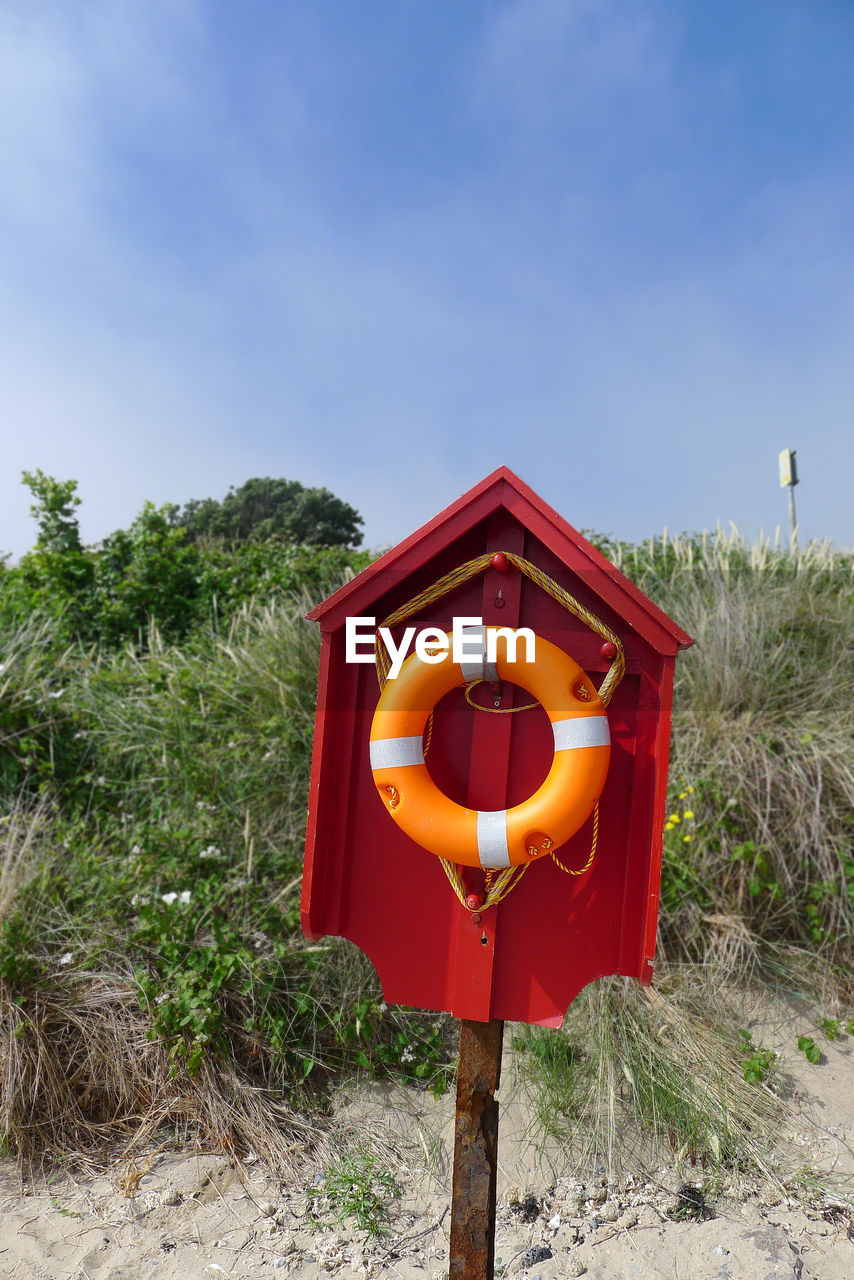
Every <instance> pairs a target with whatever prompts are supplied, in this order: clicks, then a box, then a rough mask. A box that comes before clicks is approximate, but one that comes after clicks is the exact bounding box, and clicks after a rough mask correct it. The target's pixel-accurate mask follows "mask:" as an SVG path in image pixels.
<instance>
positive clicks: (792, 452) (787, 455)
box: [779, 449, 798, 551]
mask: <svg viewBox="0 0 854 1280" xmlns="http://www.w3.org/2000/svg"><path fill="white" fill-rule="evenodd" d="M779 460H780V488H781V489H786V488H788V490H789V546H790V547H791V549H792V551H797V549H798V522H797V520H796V519H795V485H796V484H797V483H798V451H797V449H782V450H781V451H780V459H779Z"/></svg>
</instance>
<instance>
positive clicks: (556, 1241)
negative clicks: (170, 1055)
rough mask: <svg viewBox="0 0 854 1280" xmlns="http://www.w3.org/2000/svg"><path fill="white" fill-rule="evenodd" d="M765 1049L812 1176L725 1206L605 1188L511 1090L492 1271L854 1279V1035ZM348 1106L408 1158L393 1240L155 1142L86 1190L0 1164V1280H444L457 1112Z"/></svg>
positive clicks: (657, 1173) (697, 1279)
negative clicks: (544, 1140)
mask: <svg viewBox="0 0 854 1280" xmlns="http://www.w3.org/2000/svg"><path fill="white" fill-rule="evenodd" d="M763 1043H770V1044H772V1046H773V1047H776V1048H778V1049H779V1051H780V1053H781V1062H780V1066H781V1071H782V1072H783V1074H784V1077H785V1079H786V1081H787V1087H788V1089H789V1092H790V1104H791V1127H790V1130H789V1132H788V1133H786V1134H785V1135H783V1144H784V1146H785V1149H786V1159H788V1161H789V1165H790V1168H791V1169H792V1171H793V1172H794V1171H795V1170H797V1169H798V1168H800V1169H804V1168H809V1169H811V1170H813V1171H814V1173H815V1175H816V1178H817V1181H815V1182H810V1180H809V1179H808V1180H807V1181H806V1184H805V1183H804V1180H802V1179H801V1180H793V1181H791V1182H789V1183H786V1184H784V1185H779V1186H774V1185H771V1184H770V1183H767V1182H766V1183H762V1182H759V1181H757V1180H751V1179H749V1178H744V1179H740V1180H737V1181H730V1182H728V1183H725V1184H724V1185H723V1186H722V1187H719V1188H718V1189H717V1191H716V1192H715V1193H714V1194H712V1193H711V1191H710V1190H709V1188H708V1187H706V1189H705V1191H704V1195H703V1201H705V1205H704V1204H703V1201H701V1200H697V1202H696V1204H695V1203H694V1202H693V1201H686V1199H685V1195H686V1193H685V1192H684V1187H685V1185H686V1184H694V1185H697V1186H699V1185H701V1184H703V1183H704V1175H703V1173H702V1171H701V1170H699V1169H694V1168H691V1167H690V1166H684V1167H679V1166H674V1165H673V1164H669V1165H659V1166H657V1167H653V1168H651V1169H647V1170H645V1171H644V1172H643V1173H641V1172H639V1171H638V1172H635V1173H629V1174H626V1173H624V1174H623V1175H622V1176H620V1177H614V1178H612V1179H610V1180H609V1179H608V1177H607V1176H606V1174H605V1171H604V1170H603V1169H601V1168H600V1169H598V1170H597V1169H592V1170H587V1171H586V1173H585V1174H584V1175H581V1176H580V1175H579V1173H578V1171H577V1170H575V1171H572V1170H570V1169H569V1168H568V1167H567V1162H566V1154H565V1153H564V1152H562V1151H561V1150H560V1149H559V1148H556V1147H555V1146H554V1145H552V1146H545V1147H544V1146H542V1145H541V1144H540V1143H539V1142H538V1141H537V1139H536V1136H535V1132H536V1131H535V1129H534V1128H533V1127H532V1125H531V1123H530V1118H529V1117H528V1115H527V1114H526V1111H525V1107H524V1104H523V1102H522V1100H521V1099H520V1097H519V1094H518V1090H515V1091H514V1090H513V1087H512V1082H511V1084H510V1085H509V1086H508V1088H507V1095H506V1096H504V1090H505V1086H504V1085H503V1086H502V1098H501V1103H502V1113H501V1135H500V1175H499V1210H498V1221H497V1226H496V1247H495V1254H496V1273H497V1274H503V1275H505V1276H520V1277H528V1278H529V1280H536V1277H539V1278H540V1280H552V1278H553V1277H562V1276H578V1275H588V1276H590V1277H591V1278H601V1280H605V1278H606V1277H609V1278H610V1277H624V1276H625V1277H634V1278H635V1280H653V1277H656V1278H658V1277H667V1278H668V1280H767V1278H770V1277H775V1278H777V1277H794V1278H799V1280H846V1278H847V1277H854V1214H852V1211H851V1207H850V1204H849V1201H848V1196H849V1195H851V1194H852V1193H854V1157H852V1151H851V1147H852V1146H854V1141H852V1142H851V1144H850V1145H849V1135H850V1138H851V1139H854V1048H852V1046H853V1045H854V1037H843V1038H840V1040H839V1041H836V1042H834V1043H832V1044H831V1043H828V1042H826V1041H824V1040H823V1039H822V1041H821V1048H822V1051H823V1060H822V1062H821V1063H820V1064H818V1065H817V1066H812V1065H810V1064H809V1063H807V1062H806V1060H805V1059H804V1057H803V1055H800V1054H798V1053H797V1051H796V1049H795V1038H794V1036H793V1035H792V1034H791V1030H790V1029H788V1030H785V1032H784V1031H783V1030H782V1029H779V1034H778V1041H777V1043H776V1044H774V1042H773V1032H772V1031H771V1030H769V1029H767V1028H766V1031H765V1032H764V1033H763ZM506 1077H507V1072H506V1071H505V1079H506ZM343 1110H344V1118H345V1120H346V1121H349V1122H352V1123H353V1124H356V1125H361V1126H362V1127H363V1131H364V1132H366V1133H370V1134H371V1135H372V1136H373V1137H374V1138H375V1139H376V1138H377V1137H379V1138H381V1139H382V1140H383V1141H382V1142H381V1145H383V1144H385V1145H387V1147H388V1149H389V1150H390V1151H392V1152H396V1153H397V1158H396V1160H395V1162H394V1173H395V1177H396V1178H397V1182H398V1185H399V1187H400V1190H401V1195H400V1197H399V1198H398V1199H396V1200H393V1201H390V1202H389V1218H388V1223H387V1227H388V1230H387V1233H386V1234H384V1235H382V1236H372V1235H371V1234H370V1233H369V1232H367V1231H364V1230H359V1229H358V1228H357V1226H356V1224H355V1223H354V1222H353V1221H352V1220H346V1221H344V1222H339V1221H337V1220H335V1218H334V1216H333V1214H332V1212H331V1209H330V1206H329V1203H328V1201H327V1200H325V1199H324V1189H325V1182H324V1171H323V1169H322V1168H315V1169H312V1168H308V1169H306V1171H305V1176H304V1178H302V1179H300V1180H299V1181H298V1183H297V1184H295V1185H287V1186H283V1185H282V1184H281V1182H279V1181H278V1180H277V1179H275V1178H274V1177H272V1176H271V1175H270V1173H269V1171H268V1170H266V1169H264V1168H262V1167H261V1165H260V1163H259V1162H257V1161H251V1162H250V1163H247V1164H243V1165H236V1164H234V1163H233V1162H231V1161H229V1160H228V1159H227V1158H225V1157H223V1156H221V1155H219V1156H218V1155H210V1154H204V1153H187V1152H186V1151H177V1150H174V1149H167V1148H161V1149H159V1150H157V1149H152V1150H151V1151H149V1152H147V1153H140V1154H138V1155H137V1156H136V1157H135V1158H134V1159H133V1160H128V1159H124V1160H122V1161H120V1162H119V1163H117V1164H116V1165H115V1166H114V1167H113V1168H111V1169H109V1170H108V1171H107V1172H105V1173H104V1174H102V1175H101V1176H98V1177H94V1178H91V1179H74V1178H71V1177H63V1178H57V1179H55V1180H53V1181H51V1182H50V1183H48V1184H45V1183H44V1182H42V1183H41V1184H28V1183H26V1182H23V1183H22V1181H21V1178H20V1175H19V1173H18V1171H17V1170H16V1168H15V1166H14V1165H13V1164H12V1163H11V1162H8V1161H7V1162H5V1163H3V1164H0V1276H3V1277H6V1276H10V1277H15V1280H25V1278H29V1277H33V1278H34V1280H72V1278H73V1280H108V1278H109V1280H131V1278H133V1280H139V1277H147V1276H153V1277H158V1278H161V1280H184V1278H185V1277H186V1278H188V1280H194V1278H195V1277H204V1276H223V1277H225V1276H233V1277H263V1276H267V1275H269V1276H273V1275H277V1276H278V1275H281V1276H283V1277H296V1278H297V1280H309V1278H310V1277H311V1278H313V1277H319V1276H329V1275H337V1276H340V1277H348V1276H352V1277H369V1276H397V1277H400V1278H401V1280H416V1278H417V1280H440V1278H441V1277H447V1274H448V1228H449V1219H450V1210H449V1188H450V1161H451V1149H450V1137H451V1120H452V1110H453V1100H452V1099H450V1098H446V1099H442V1100H439V1101H438V1102H437V1101H434V1100H433V1099H431V1098H429V1097H423V1096H420V1095H414V1094H411V1093H408V1092H406V1091H404V1090H402V1089H381V1088H378V1087H373V1088H371V1089H368V1090H366V1091H364V1092H363V1093H362V1094H361V1095H360V1096H358V1097H356V1098H352V1099H350V1100H348V1101H347V1102H346V1103H345V1106H344V1109H343ZM680 1188H683V1192H682V1198H681V1199H680V1195H679V1193H680ZM312 1189H313V1192H314V1194H312ZM309 1204H310V1205H311V1206H312V1209H313V1215H312V1214H310V1213H309ZM680 1209H681V1211H682V1213H685V1212H687V1211H688V1210H691V1216H685V1217H682V1216H680V1213H679V1210H680ZM674 1210H676V1211H677V1212H676V1215H675V1217H674V1216H672V1215H673V1214H674ZM695 1210H696V1212H694V1211H695ZM707 1215H708V1216H707Z"/></svg>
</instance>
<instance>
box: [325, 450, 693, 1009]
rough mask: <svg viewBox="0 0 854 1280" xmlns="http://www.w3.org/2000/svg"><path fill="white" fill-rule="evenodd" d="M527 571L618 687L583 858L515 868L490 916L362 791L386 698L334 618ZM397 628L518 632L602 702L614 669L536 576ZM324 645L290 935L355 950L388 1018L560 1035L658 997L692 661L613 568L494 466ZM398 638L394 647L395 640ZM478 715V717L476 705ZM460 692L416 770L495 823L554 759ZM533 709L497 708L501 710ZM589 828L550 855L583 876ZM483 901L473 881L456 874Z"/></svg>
mask: <svg viewBox="0 0 854 1280" xmlns="http://www.w3.org/2000/svg"><path fill="white" fill-rule="evenodd" d="M487 553H488V554H489V556H490V557H491V556H492V555H496V554H497V553H504V555H505V556H510V557H518V558H522V559H523V560H524V561H526V562H528V564H529V565H530V566H534V567H535V568H536V569H537V570H538V571H539V572H540V574H543V575H547V577H548V579H550V580H551V581H552V582H553V583H556V584H558V586H559V587H561V588H563V589H564V590H565V591H568V592H569V593H570V594H571V595H572V596H573V597H574V599H575V600H577V601H578V602H579V603H580V604H581V605H582V606H583V608H584V609H586V610H588V611H589V612H590V613H591V614H592V615H595V617H596V618H598V619H599V620H600V621H601V622H602V623H603V624H604V626H605V627H606V628H609V629H610V630H611V631H613V632H614V633H615V635H616V636H617V637H619V640H620V641H621V642H622V646H623V649H624V652H625V660H626V670H625V675H624V677H623V679H622V681H621V683H620V684H619V686H618V688H617V689H616V692H615V693H614V695H613V698H612V700H611V701H610V703H609V705H608V708H607V717H608V723H609V726H610V738H611V757H610V764H609V767H608V773H607V779H606V781H605V786H604V790H603V792H602V794H601V797H600V802H599V819H598V835H597V841H596V847H595V857H594V859H593V862H592V865H591V866H590V868H589V870H588V871H586V872H585V873H584V874H583V875H579V876H573V875H568V874H567V873H566V871H564V870H562V869H561V868H560V867H559V866H558V865H557V864H556V863H555V862H554V861H553V860H551V859H550V858H547V857H543V858H540V859H539V860H538V861H536V862H535V863H533V864H532V865H531V866H530V867H528V869H527V871H526V872H525V874H524V876H522V877H521V879H520V880H519V882H518V884H517V885H516V886H515V887H514V888H513V890H512V892H511V893H510V894H509V895H508V896H507V897H506V898H505V899H504V900H503V901H502V902H500V903H499V904H498V905H497V906H494V907H491V908H490V909H489V910H486V911H482V912H481V911H477V910H471V909H468V908H467V907H466V906H465V905H464V904H463V903H461V902H460V901H459V900H458V897H457V896H455V894H454V892H453V891H452V889H451V887H450V885H449V881H448V879H447V878H446V876H445V874H444V873H443V869H442V864H441V863H440V861H439V859H438V858H437V857H436V856H435V855H434V854H432V853H430V852H428V851H427V850H426V849H424V848H422V847H420V846H419V845H418V844H416V843H414V841H413V840H412V839H410V837H409V836H407V835H406V834H405V833H404V832H403V831H402V830H401V829H400V827H399V826H398V825H397V824H396V823H395V822H393V821H392V820H391V818H390V816H389V813H388V812H387V810H386V808H385V807H384V805H383V803H382V801H381V799H380V797H379V795H378V793H377V787H376V786H375V784H374V779H373V776H372V773H371V762H370V753H369V738H370V732H371V724H372V719H373V716H374V712H375V709H376V706H377V702H378V699H379V695H380V689H379V685H378V681H377V674H376V671H375V669H374V667H373V665H371V664H367V663H364V662H348V661H346V660H345V650H346V645H345V640H346V625H347V619H348V618H362V619H365V618H373V619H375V622H376V626H380V625H382V624H383V622H384V621H385V619H387V618H389V617H390V615H392V614H393V613H394V611H395V610H396V609H399V608H400V607H401V606H402V605H403V604H405V603H406V602H407V601H410V600H411V599H412V598H413V597H415V596H417V595H419V594H420V593H421V592H428V589H429V588H430V587H432V586H433V585H434V584H435V583H436V582H437V581H438V580H440V579H441V578H443V577H444V576H445V575H446V574H448V573H449V572H451V571H453V570H455V569H457V568H459V566H461V565H463V564H466V563H468V562H470V561H472V560H473V559H475V558H476V557H483V556H485V555H486V554H487ZM497 563H498V567H493V565H492V564H491V563H489V564H487V567H485V569H484V570H483V572H479V573H477V574H476V575H475V576H473V577H470V578H468V579H467V580H466V581H465V582H462V583H461V584H460V585H459V586H456V587H455V588H454V589H453V590H452V591H451V592H450V593H449V594H446V595H444V596H443V597H442V598H440V599H437V600H431V601H430V602H429V603H425V604H424V605H423V607H420V608H419V609H418V610H417V612H416V613H415V614H414V615H413V616H412V617H409V618H408V619H407V620H406V625H407V626H412V625H414V626H416V627H417V628H418V629H421V628H424V627H428V626H430V627H438V628H440V629H441V630H443V631H450V630H451V627H452V621H453V619H454V618H455V617H456V618H461V617H468V618H471V617H477V618H482V619H483V622H484V624H485V625H486V626H493V625H494V626H504V627H507V626H509V627H513V628H519V627H528V628H530V629H531V630H532V631H533V632H534V633H535V634H536V636H537V637H542V638H544V639H545V640H547V641H550V642H551V643H552V644H555V645H557V646H558V647H559V648H560V649H562V650H563V651H564V652H565V653H567V654H569V655H570V656H571V657H572V658H573V659H574V660H575V661H576V662H577V663H579V664H580V666H581V667H582V668H583V669H584V671H585V672H586V673H587V674H588V675H589V676H590V677H591V678H592V680H593V682H594V685H596V686H597V687H598V686H599V685H600V684H601V681H602V679H603V677H604V675H605V673H606V672H607V671H608V669H609V666H610V661H611V658H610V655H609V652H608V648H607V646H604V647H603V643H602V637H601V635H597V634H596V633H595V632H594V631H593V630H591V629H590V627H589V626H588V625H585V622H584V621H582V620H581V619H580V618H578V617H575V616H573V615H572V614H570V613H569V612H567V610H566V609H565V608H564V607H563V606H562V605H561V604H560V603H559V602H558V601H557V600H555V599H554V598H552V596H551V595H549V594H548V593H547V592H546V591H544V590H543V589H542V586H541V585H540V584H539V583H538V582H537V581H535V580H532V578H531V576H529V575H526V574H525V573H523V572H519V571H518V570H517V569H516V568H515V567H514V564H512V563H511V564H509V565H508V564H507V563H506V562H505V561H502V560H501V559H500V558H499V561H498V562H497ZM308 616H309V618H310V619H311V620H313V621H317V622H319V623H320V626H321V658H320V676H319V684H318V702H317V719H316V726H315V741H314V755H313V760H312V773H311V789H310V799H309V819H308V830H307V838H306V858H305V873H304V878H303V898H302V914H303V928H304V931H305V932H306V934H307V935H308V936H309V937H311V938H319V937H322V936H324V935H337V936H339V937H343V938H349V939H350V940H351V941H352V942H354V943H356V944H357V945H358V946H359V947H361V948H362V950H363V951H365V952H366V953H367V955H368V956H369V957H370V959H371V961H372V962H373V964H374V966H375V967H376V970H377V973H378V974H379V977H380V981H381V982H382V987H383V993H384V996H385V999H386V1000H387V1001H389V1002H390V1003H398V1004H407V1005H412V1006H416V1007H419V1008H425V1009H437V1010H440V1009H441V1010H447V1011H449V1012H451V1013H452V1014H454V1015H455V1016H457V1017H460V1018H469V1019H475V1020H481V1021H487V1020H489V1019H491V1018H497V1019H509V1020H515V1021H525V1022H535V1023H542V1024H547V1025H553V1026H555V1025H559V1024H560V1022H561V1021H562V1019H563V1017H564V1014H565V1012H566V1009H567V1008H568V1006H569V1004H570V1002H571V1001H572V1000H573V998H574V997H575V996H576V995H577V994H578V992H579V991H580V990H581V988H582V987H583V986H585V985H586V984H587V983H588V982H591V981H592V980H593V979H594V978H598V977H601V976H604V975H605V974H612V973H619V974H626V975H628V976H631V977H635V978H638V979H639V980H640V981H641V982H643V983H648V982H649V981H651V978H652V968H653V958H654V950H655V933H656V925H657V919H658V889H659V880H660V871H661V848H662V835H663V828H664V821H665V805H666V790H667V760H668V751H669V742H670V718H671V705H672V691H673V671H674V664H675V659H676V653H677V651H678V650H679V649H680V648H684V647H685V646H687V645H689V644H690V643H691V638H690V636H688V635H686V633H685V632H684V631H682V630H681V629H680V628H679V627H678V626H677V625H676V624H675V623H674V622H673V621H672V620H671V619H670V618H668V617H667V616H666V614H664V613H662V611H661V610H660V609H659V608H657V607H656V606H655V605H654V604H653V603H652V602H651V601H650V600H648V599H647V597H646V596H645V595H643V593H642V592H641V591H639V590H638V589H637V587H635V586H634V585H633V584H632V583H631V582H630V581H629V580H628V579H627V578H626V577H625V576H624V575H623V574H622V573H621V572H620V571H619V570H618V569H617V568H616V567H615V566H614V565H612V564H611V563H610V562H609V561H608V560H607V559H606V558H605V557H604V556H603V555H602V554H601V553H600V552H599V551H597V550H596V548H595V547H593V546H592V545H591V544H590V543H589V542H588V541H587V540H586V539H585V538H583V537H582V536H581V535H580V534H579V533H578V532H577V531H576V530H575V529H573V528H572V526H571V525H569V524H567V522H566V521H565V520H563V519H562V518H561V517H560V516H559V515H558V514H557V513H556V512H555V511H553V510H552V509H551V508H550V507H549V506H547V504H546V503H544V502H543V501H542V500H541V499H540V498H539V497H538V496H537V495H536V494H535V493H534V492H533V491H532V490H531V489H530V488H528V486H527V485H525V484H524V483H523V482H522V481H521V480H519V479H518V477H517V476H515V475H514V474H513V473H512V472H511V471H509V470H508V469H507V468H506V467H501V468H499V469H498V470H497V471H495V472H493V473H492V474H491V475H490V476H487V478H486V479H485V480H483V481H482V482H481V483H480V484H478V485H476V486H475V487H474V488H473V489H471V490H470V491H469V492H468V493H466V494H464V495H463V496H462V497H461V498H460V499H459V500H458V501H457V502H455V503H453V504H452V505H451V506H450V507H448V508H447V509H446V510H445V511H443V512H441V514H439V515H438V516H436V517H435V519H433V520H431V521H430V522H429V523H428V524H426V525H424V527H423V528H421V529H419V530H418V531H417V532H416V533H413V534H412V535H411V536H410V537H409V538H406V539H405V540H404V541H403V542H401V543H400V544H399V545H398V546H397V547H395V548H394V549H393V550H391V551H389V552H387V553H386V554H385V555H384V556H382V557H381V558H380V559H379V560H378V561H376V563H375V564H372V565H371V566H369V567H368V568H367V569H365V570H364V571H363V572H362V573H360V574H359V575H358V577H356V578H354V579H353V581H351V582H348V583H347V584H346V585H345V586H343V587H342V588H341V589H340V590H339V591H336V592H335V594H334V595H332V596H330V598H329V599H328V600H326V601H324V603H323V604H321V605H319V606H318V607H317V608H316V609H314V610H312V612H311V613H310V614H309V615H308ZM401 630H402V628H401V627H398V628H392V634H393V635H395V637H397V636H398V635H399V633H400V631H401ZM481 689H485V690H486V693H487V696H486V698H484V697H483V696H481V697H480V698H479V699H477V700H478V701H481V702H484V703H485V704H486V705H489V703H488V698H489V688H488V686H481ZM464 693H465V691H464V690H463V689H459V690H454V691H453V692H451V693H449V694H448V695H447V696H446V697H444V698H443V699H442V701H441V702H440V703H439V704H438V706H437V708H436V711H435V714H434V717H433V724H432V729H431V739H430V752H429V757H428V759H429V768H430V772H431V775H432V777H433V778H434V780H435V781H436V783H437V784H438V785H439V786H440V788H441V789H442V790H443V791H444V792H445V794H447V795H448V796H450V797H451V798H452V799H454V800H455V801H456V802H457V803H458V804H461V805H468V806H470V807H471V808H473V809H476V810H478V811H495V810H501V809H506V808H510V807H511V806H513V805H518V804H521V803H522V802H523V801H524V800H526V799H527V797H528V796H530V795H531V794H532V792H534V791H536V789H537V788H538V787H539V786H540V785H541V784H542V782H543V780H544V778H545V776H546V774H547V772H548V770H549V767H550V762H551V760H552V758H553V753H554V739H553V736H552V733H551V729H550V725H549V721H548V719H547V717H546V715H545V713H544V712H543V710H542V708H541V707H536V708H533V709H530V710H520V712H519V714H507V715H501V714H497V715H496V714H481V713H478V711H476V710H473V709H472V707H471V705H470V704H469V703H468V702H467V701H466V698H465V696H464ZM514 696H516V703H517V705H518V704H521V703H524V702H529V701H530V699H529V698H528V697H527V696H526V695H525V694H524V692H522V691H520V690H518V689H517V688H515V687H514V686H511V687H509V688H507V687H505V688H503V689H502V693H501V701H502V709H507V708H508V707H509V706H510V705H512V700H513V697H514ZM592 840H593V836H592V819H591V820H590V821H588V822H586V823H585V825H584V826H583V827H582V828H581V830H579V831H578V832H577V834H576V835H574V836H572V837H571V838H570V839H569V840H568V841H567V842H566V843H565V844H564V845H563V846H562V848H561V849H560V850H558V851H557V852H558V854H559V857H560V860H561V862H563V864H564V866H565V867H567V868H570V869H573V870H580V869H581V868H583V867H584V866H585V865H586V863H587V861H588V859H589V856H590V852H591V847H592ZM464 876H465V880H466V886H465V887H466V889H467V890H468V889H470V890H471V891H472V893H474V894H477V893H479V892H481V891H482V888H483V873H482V872H481V871H479V870H477V871H473V870H471V869H469V868H464Z"/></svg>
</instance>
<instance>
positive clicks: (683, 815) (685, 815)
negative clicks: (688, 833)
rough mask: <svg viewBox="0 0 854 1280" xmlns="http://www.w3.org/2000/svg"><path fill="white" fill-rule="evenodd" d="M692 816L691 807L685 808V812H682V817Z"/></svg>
mask: <svg viewBox="0 0 854 1280" xmlns="http://www.w3.org/2000/svg"><path fill="white" fill-rule="evenodd" d="M693 816H694V810H693V809H686V810H685V812H684V813H683V814H682V817H683V818H693Z"/></svg>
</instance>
